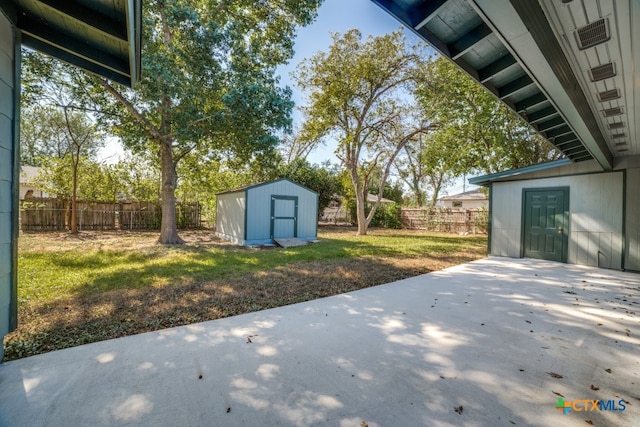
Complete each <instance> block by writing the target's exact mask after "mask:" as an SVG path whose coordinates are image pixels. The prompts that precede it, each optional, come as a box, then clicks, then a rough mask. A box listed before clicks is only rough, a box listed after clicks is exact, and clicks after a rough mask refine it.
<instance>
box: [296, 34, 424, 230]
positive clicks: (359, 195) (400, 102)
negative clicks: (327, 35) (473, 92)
mask: <svg viewBox="0 0 640 427" xmlns="http://www.w3.org/2000/svg"><path fill="white" fill-rule="evenodd" d="M423 58H424V55H423V54H422V52H420V51H419V48H418V47H417V46H412V47H409V46H406V43H405V39H404V36H403V34H402V32H400V31H397V32H394V33H392V34H388V35H384V36H380V37H375V38H373V37H369V38H368V39H367V40H366V41H362V35H361V34H360V32H359V31H358V30H350V31H348V32H347V33H346V34H344V35H340V34H334V35H333V44H332V45H331V47H330V48H329V52H319V53H317V54H315V55H314V56H313V57H312V58H310V59H306V60H304V61H303V62H302V63H301V64H300V65H299V66H298V70H297V72H296V74H295V78H296V80H297V84H298V85H299V86H300V87H301V88H302V89H303V90H305V91H307V92H308V93H309V105H308V106H306V107H305V108H304V111H305V113H306V115H307V120H306V122H305V124H304V126H303V130H302V134H303V135H304V136H305V138H307V139H308V140H311V141H319V140H322V139H323V138H335V139H336V140H337V142H338V148H337V151H336V155H337V157H338V158H339V159H340V160H341V162H342V164H343V165H344V166H345V168H346V169H347V171H348V173H349V177H350V180H351V184H352V186H353V189H354V193H355V198H356V206H357V208H356V213H357V223H358V235H365V234H367V228H368V226H369V224H370V222H371V219H372V218H373V216H374V215H375V211H376V209H377V207H378V204H379V202H380V199H381V198H382V189H383V188H384V184H385V182H386V181H387V178H388V176H389V172H390V169H391V165H392V164H393V161H394V160H395V158H396V157H397V156H398V154H399V153H400V151H401V150H402V149H403V148H404V146H405V144H406V143H407V142H408V141H409V140H411V139H412V138H414V137H416V136H417V135H419V134H421V133H427V132H429V131H430V130H432V129H433V125H432V124H431V123H429V121H427V120H425V119H424V118H423V117H421V116H416V115H415V114H414V113H413V110H414V109H412V108H410V106H409V105H407V101H406V98H407V96H408V95H409V94H410V89H411V84H412V83H413V82H414V81H415V79H416V78H417V76H418V73H417V71H418V70H419V69H420V67H421V66H423V65H424V60H423ZM378 171H381V173H379V174H378V176H379V179H378V182H377V183H376V184H377V188H378V189H379V191H378V199H377V202H375V203H374V204H373V206H372V209H371V210H370V211H369V213H368V215H367V214H366V211H365V202H366V197H367V194H368V193H369V189H370V187H371V184H372V180H373V177H374V175H375V174H376V172H378Z"/></svg>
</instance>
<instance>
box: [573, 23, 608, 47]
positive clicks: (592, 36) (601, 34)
mask: <svg viewBox="0 0 640 427" xmlns="http://www.w3.org/2000/svg"><path fill="white" fill-rule="evenodd" d="M576 34H577V35H578V45H579V46H580V49H586V48H588V47H591V46H595V45H597V44H600V43H604V42H606V41H607V40H609V38H610V36H609V22H608V21H607V19H606V18H602V19H598V20H597V21H595V22H592V23H591V24H588V25H585V26H584V27H582V28H578V31H577V33H576Z"/></svg>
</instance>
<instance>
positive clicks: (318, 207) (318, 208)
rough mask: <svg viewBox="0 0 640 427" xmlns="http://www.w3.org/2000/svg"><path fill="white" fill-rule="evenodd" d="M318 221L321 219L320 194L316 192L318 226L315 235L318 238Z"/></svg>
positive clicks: (316, 222)
mask: <svg viewBox="0 0 640 427" xmlns="http://www.w3.org/2000/svg"><path fill="white" fill-rule="evenodd" d="M318 221H320V195H319V194H316V220H315V222H314V224H315V226H316V230H315V232H314V236H315V238H316V239H317V238H318Z"/></svg>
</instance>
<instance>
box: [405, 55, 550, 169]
mask: <svg viewBox="0 0 640 427" xmlns="http://www.w3.org/2000/svg"><path fill="white" fill-rule="evenodd" d="M422 72H423V73H424V74H425V75H426V78H424V79H421V80H420V81H419V82H418V84H417V86H416V89H415V95H416V98H417V100H418V102H419V104H420V106H421V108H422V110H423V111H425V112H426V113H428V114H430V115H432V116H433V117H434V119H435V120H437V121H438V123H440V128H439V129H438V132H437V135H436V136H435V140H432V141H429V142H430V143H435V147H434V149H430V150H429V151H430V152H432V153H436V154H437V155H438V156H437V158H438V160H439V161H440V162H441V163H442V164H443V165H444V166H445V170H447V171H448V172H449V174H450V175H451V174H453V175H461V174H462V173H470V172H472V171H480V172H484V173H492V172H497V171H500V170H506V169H514V168H519V167H524V166H528V165H531V164H535V163H540V162H543V161H548V160H553V159H555V158H558V156H559V155H560V153H559V152H558V151H557V150H556V149H555V148H554V147H553V146H551V145H550V144H549V143H548V142H545V141H544V140H542V138H540V137H539V136H537V135H536V134H535V132H534V131H533V129H532V128H531V127H530V126H529V125H528V124H527V123H526V122H525V121H524V120H522V118H520V117H519V116H518V115H517V114H515V113H514V112H513V111H511V110H510V109H509V108H507V107H506V106H505V105H504V104H503V103H502V102H500V101H499V100H497V99H496V98H495V97H494V96H493V95H492V94H490V93H489V92H488V91H487V90H485V89H484V88H483V87H481V86H480V85H479V84H478V83H476V82H475V81H473V80H472V79H471V78H470V77H468V76H467V75H466V74H464V73H463V72H462V71H460V70H459V69H458V68H457V67H456V66H455V65H454V64H452V63H451V62H450V61H448V60H447V59H445V58H439V59H437V60H436V61H433V62H432V63H431V64H429V66H428V67H426V68H424V69H423V70H422ZM429 162H433V159H431V160H427V164H428V163H429Z"/></svg>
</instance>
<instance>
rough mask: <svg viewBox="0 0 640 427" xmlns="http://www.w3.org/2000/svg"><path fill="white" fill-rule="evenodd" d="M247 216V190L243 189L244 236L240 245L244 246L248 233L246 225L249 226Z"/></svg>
mask: <svg viewBox="0 0 640 427" xmlns="http://www.w3.org/2000/svg"><path fill="white" fill-rule="evenodd" d="M218 194H222V193H218ZM248 215H249V189H248V188H247V189H245V190H244V236H243V242H242V244H243V245H244V242H246V241H247V236H248V235H249V233H248V231H247V224H249V218H247V217H248Z"/></svg>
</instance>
